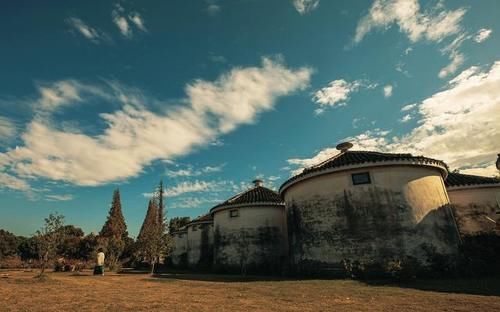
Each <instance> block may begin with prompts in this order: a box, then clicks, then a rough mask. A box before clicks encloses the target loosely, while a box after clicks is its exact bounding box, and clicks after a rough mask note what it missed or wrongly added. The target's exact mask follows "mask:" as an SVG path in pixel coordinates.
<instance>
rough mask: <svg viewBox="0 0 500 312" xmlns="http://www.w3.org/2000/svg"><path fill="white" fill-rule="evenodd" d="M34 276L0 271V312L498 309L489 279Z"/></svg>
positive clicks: (495, 284)
mask: <svg viewBox="0 0 500 312" xmlns="http://www.w3.org/2000/svg"><path fill="white" fill-rule="evenodd" d="M6 274H8V276H7V277H5V276H3V277H1V276H2V275H6ZM34 274H35V273H33V272H20V271H2V272H0V298H1V301H0V311H333V310H335V311H500V285H499V284H500V282H499V281H498V280H496V279H483V280H448V281H420V282H413V283H411V284H407V285H387V284H384V283H372V284H371V285H368V284H366V283H363V282H357V281H350V280H262V279H260V280H259V279H258V278H253V279H252V278H248V279H244V280H242V279H241V278H239V277H230V276H214V275H163V276H161V277H159V278H152V277H149V276H148V275H147V274H113V273H109V274H107V275H106V276H104V277H94V276H91V275H90V274H91V272H84V273H82V274H80V275H75V274H73V273H48V274H47V278H46V279H43V280H40V279H36V278H33V276H34Z"/></svg>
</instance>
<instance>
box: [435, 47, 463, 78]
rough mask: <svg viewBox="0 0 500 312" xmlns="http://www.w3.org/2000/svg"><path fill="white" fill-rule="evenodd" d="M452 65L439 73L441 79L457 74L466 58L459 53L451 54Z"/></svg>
mask: <svg viewBox="0 0 500 312" xmlns="http://www.w3.org/2000/svg"><path fill="white" fill-rule="evenodd" d="M450 59H451V63H450V64H448V65H447V66H445V67H443V68H442V69H441V70H440V71H439V75H438V76H439V78H445V77H447V76H449V75H451V74H453V73H455V72H456V71H457V70H458V68H459V67H460V66H461V65H462V64H463V63H464V61H465V56H464V55H463V54H462V53H459V52H453V53H452V54H450Z"/></svg>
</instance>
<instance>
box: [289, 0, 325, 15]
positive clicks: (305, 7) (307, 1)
mask: <svg viewBox="0 0 500 312" xmlns="http://www.w3.org/2000/svg"><path fill="white" fill-rule="evenodd" d="M292 1H293V6H294V7H295V9H296V10H297V12H299V13H300V15H304V14H306V13H309V12H311V11H313V10H315V9H316V8H317V7H318V6H319V0H292Z"/></svg>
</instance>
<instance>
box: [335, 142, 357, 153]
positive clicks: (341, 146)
mask: <svg viewBox="0 0 500 312" xmlns="http://www.w3.org/2000/svg"><path fill="white" fill-rule="evenodd" d="M351 147H353V145H352V143H351V142H342V143H340V144H339V145H337V149H338V150H339V151H340V152H341V153H345V152H347V151H348V150H349V149H350V148H351Z"/></svg>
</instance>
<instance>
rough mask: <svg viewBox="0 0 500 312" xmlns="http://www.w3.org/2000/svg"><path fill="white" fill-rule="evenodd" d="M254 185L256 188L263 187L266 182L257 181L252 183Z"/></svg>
mask: <svg viewBox="0 0 500 312" xmlns="http://www.w3.org/2000/svg"><path fill="white" fill-rule="evenodd" d="M252 183H253V185H255V187H257V186H262V185H263V184H264V181H262V180H261V179H255V180H253V181H252Z"/></svg>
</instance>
